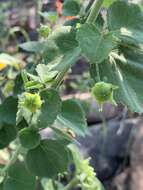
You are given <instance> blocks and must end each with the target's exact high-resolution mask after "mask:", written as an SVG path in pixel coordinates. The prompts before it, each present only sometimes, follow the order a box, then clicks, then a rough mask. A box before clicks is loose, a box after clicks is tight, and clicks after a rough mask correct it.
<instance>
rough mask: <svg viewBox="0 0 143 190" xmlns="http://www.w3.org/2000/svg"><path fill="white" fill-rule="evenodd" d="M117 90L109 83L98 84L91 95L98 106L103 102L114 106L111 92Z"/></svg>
mask: <svg viewBox="0 0 143 190" xmlns="http://www.w3.org/2000/svg"><path fill="white" fill-rule="evenodd" d="M117 88H118V87H117V86H114V85H112V84H111V83H105V82H98V83H96V84H95V85H94V87H93V88H92V95H93V96H94V97H95V99H96V101H97V103H98V104H100V105H102V104H104V103H105V102H110V103H113V104H115V105H116V102H115V100H114V99H113V91H114V90H115V89H117Z"/></svg>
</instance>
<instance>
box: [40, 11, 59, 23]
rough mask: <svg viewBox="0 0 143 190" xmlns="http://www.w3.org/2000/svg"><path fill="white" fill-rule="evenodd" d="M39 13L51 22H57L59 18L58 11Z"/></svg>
mask: <svg viewBox="0 0 143 190" xmlns="http://www.w3.org/2000/svg"><path fill="white" fill-rule="evenodd" d="M39 14H40V16H42V17H43V18H45V19H47V20H48V21H50V22H56V20H57V19H58V14H57V12H53V11H48V12H39Z"/></svg>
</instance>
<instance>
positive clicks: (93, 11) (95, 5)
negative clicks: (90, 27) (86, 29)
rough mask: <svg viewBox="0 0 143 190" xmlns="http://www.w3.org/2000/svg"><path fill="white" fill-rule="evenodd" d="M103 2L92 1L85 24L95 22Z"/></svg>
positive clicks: (99, 0)
mask: <svg viewBox="0 0 143 190" xmlns="http://www.w3.org/2000/svg"><path fill="white" fill-rule="evenodd" d="M103 2H104V0H95V1H94V3H93V5H92V7H91V11H90V14H89V16H88V18H87V21H86V22H87V23H93V22H95V21H96V19H97V17H98V15H99V12H100V9H101V7H102V4H103Z"/></svg>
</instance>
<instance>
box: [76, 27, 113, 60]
mask: <svg viewBox="0 0 143 190" xmlns="http://www.w3.org/2000/svg"><path fill="white" fill-rule="evenodd" d="M77 39H78V41H79V45H80V47H81V50H82V52H83V53H84V55H85V56H86V57H87V58H88V59H89V61H90V62H91V64H98V63H101V62H102V61H104V60H105V59H107V57H108V55H109V53H110V52H111V51H112V49H113V48H115V47H116V42H115V40H114V38H113V34H112V33H111V32H110V33H105V34H103V33H100V31H98V29H97V28H96V26H95V25H93V24H84V25H83V26H81V28H80V29H79V31H78V33H77Z"/></svg>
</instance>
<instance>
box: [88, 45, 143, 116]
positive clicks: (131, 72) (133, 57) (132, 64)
mask: <svg viewBox="0 0 143 190" xmlns="http://www.w3.org/2000/svg"><path fill="white" fill-rule="evenodd" d="M112 57H113V58H112V62H111V61H110V62H109V61H106V62H104V63H103V64H100V66H99V71H100V75H101V80H104V81H106V82H111V83H113V84H115V85H117V86H118V87H119V89H117V90H116V92H115V100H116V101H117V102H118V103H122V104H124V105H125V106H127V107H128V108H129V109H130V110H131V111H133V112H138V113H142V112H143V85H142V81H143V64H142V63H143V54H142V52H140V51H139V50H132V51H131V49H127V48H126V49H124V50H122V52H121V54H120V55H117V54H115V53H112ZM113 59H114V60H115V62H113ZM94 69H95V68H92V70H94ZM95 70H96V69H95ZM94 75H96V71H95V73H94Z"/></svg>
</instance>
